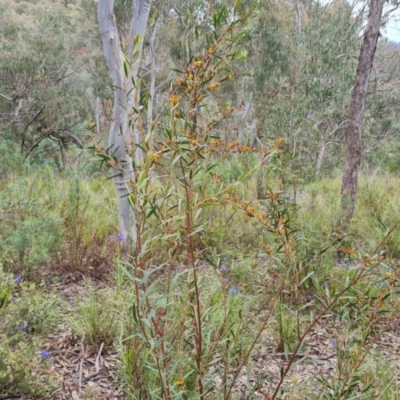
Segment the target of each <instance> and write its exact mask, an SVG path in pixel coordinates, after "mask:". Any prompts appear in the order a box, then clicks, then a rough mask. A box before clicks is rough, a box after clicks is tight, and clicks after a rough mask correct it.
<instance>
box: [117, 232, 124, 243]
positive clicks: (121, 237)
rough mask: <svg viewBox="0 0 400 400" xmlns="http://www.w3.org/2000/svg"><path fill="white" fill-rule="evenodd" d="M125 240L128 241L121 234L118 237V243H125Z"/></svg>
mask: <svg viewBox="0 0 400 400" xmlns="http://www.w3.org/2000/svg"><path fill="white" fill-rule="evenodd" d="M125 239H126V238H125V235H123V234H120V235H118V236H117V240H118V242H123V241H124V240H125Z"/></svg>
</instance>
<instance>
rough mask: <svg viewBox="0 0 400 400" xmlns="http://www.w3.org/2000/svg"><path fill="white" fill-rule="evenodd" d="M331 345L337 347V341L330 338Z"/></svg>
mask: <svg viewBox="0 0 400 400" xmlns="http://www.w3.org/2000/svg"><path fill="white" fill-rule="evenodd" d="M331 346H332V347H337V342H336V340H335V339H332V340H331Z"/></svg>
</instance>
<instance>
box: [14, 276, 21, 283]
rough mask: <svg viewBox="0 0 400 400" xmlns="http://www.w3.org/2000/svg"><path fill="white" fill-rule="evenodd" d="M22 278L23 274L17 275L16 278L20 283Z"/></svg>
mask: <svg viewBox="0 0 400 400" xmlns="http://www.w3.org/2000/svg"><path fill="white" fill-rule="evenodd" d="M21 279H22V276H21V275H17V276H16V277H15V279H14V280H15V282H16V283H20V282H21Z"/></svg>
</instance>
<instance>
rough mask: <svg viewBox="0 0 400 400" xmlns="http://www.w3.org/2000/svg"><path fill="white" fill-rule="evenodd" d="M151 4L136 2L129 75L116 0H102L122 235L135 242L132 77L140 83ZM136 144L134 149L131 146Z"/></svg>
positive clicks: (135, 140)
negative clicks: (131, 199)
mask: <svg viewBox="0 0 400 400" xmlns="http://www.w3.org/2000/svg"><path fill="white" fill-rule="evenodd" d="M150 7H151V0H137V1H136V4H135V9H134V12H133V17H132V23H131V28H130V32H129V39H128V44H127V53H126V57H127V59H126V63H127V64H128V74H127V75H126V74H125V72H124V60H125V56H124V54H123V53H122V50H121V45H120V39H119V34H118V29H117V24H116V21H115V15H114V2H113V0H99V5H98V20H99V24H100V29H101V34H102V39H103V47H104V53H105V56H106V61H107V66H108V69H109V72H110V76H111V80H112V85H113V90H114V106H113V115H112V120H111V127H110V133H109V140H108V142H109V148H110V152H111V154H112V156H113V157H114V158H115V159H116V160H117V168H118V171H119V172H120V173H119V174H118V175H117V176H115V177H114V178H113V179H114V183H115V187H116V190H117V196H118V209H119V227H120V234H121V235H123V236H124V237H125V238H126V239H127V238H128V237H131V238H132V240H133V241H136V229H135V220H134V213H133V211H132V209H131V207H130V204H129V193H130V189H129V186H128V183H129V182H130V181H132V180H133V179H134V169H133V165H132V162H133V159H132V158H134V160H135V162H136V163H138V162H140V161H141V159H142V156H141V150H140V148H138V147H137V146H135V145H136V144H138V143H140V135H139V133H138V131H137V129H135V123H134V122H135V121H132V123H131V124H129V118H130V114H131V112H132V109H133V107H134V105H135V103H137V102H138V98H137V97H138V95H139V89H138V87H137V86H136V87H134V85H133V83H132V78H133V81H134V82H135V83H137V81H138V79H137V78H138V72H139V60H140V56H141V51H142V46H143V41H142V40H143V36H144V32H145V30H146V25H147V21H148V18H149V13H150ZM137 37H139V41H138V42H136V38H137ZM134 40H135V44H134ZM132 145H133V147H134V148H133V149H131V147H132Z"/></svg>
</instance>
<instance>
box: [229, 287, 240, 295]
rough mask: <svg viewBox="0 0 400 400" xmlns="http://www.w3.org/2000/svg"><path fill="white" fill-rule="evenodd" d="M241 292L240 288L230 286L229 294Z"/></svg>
mask: <svg viewBox="0 0 400 400" xmlns="http://www.w3.org/2000/svg"><path fill="white" fill-rule="evenodd" d="M239 292H240V289H238V288H234V287H233V288H230V289H229V294H231V295H235V294H238V293H239Z"/></svg>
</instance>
